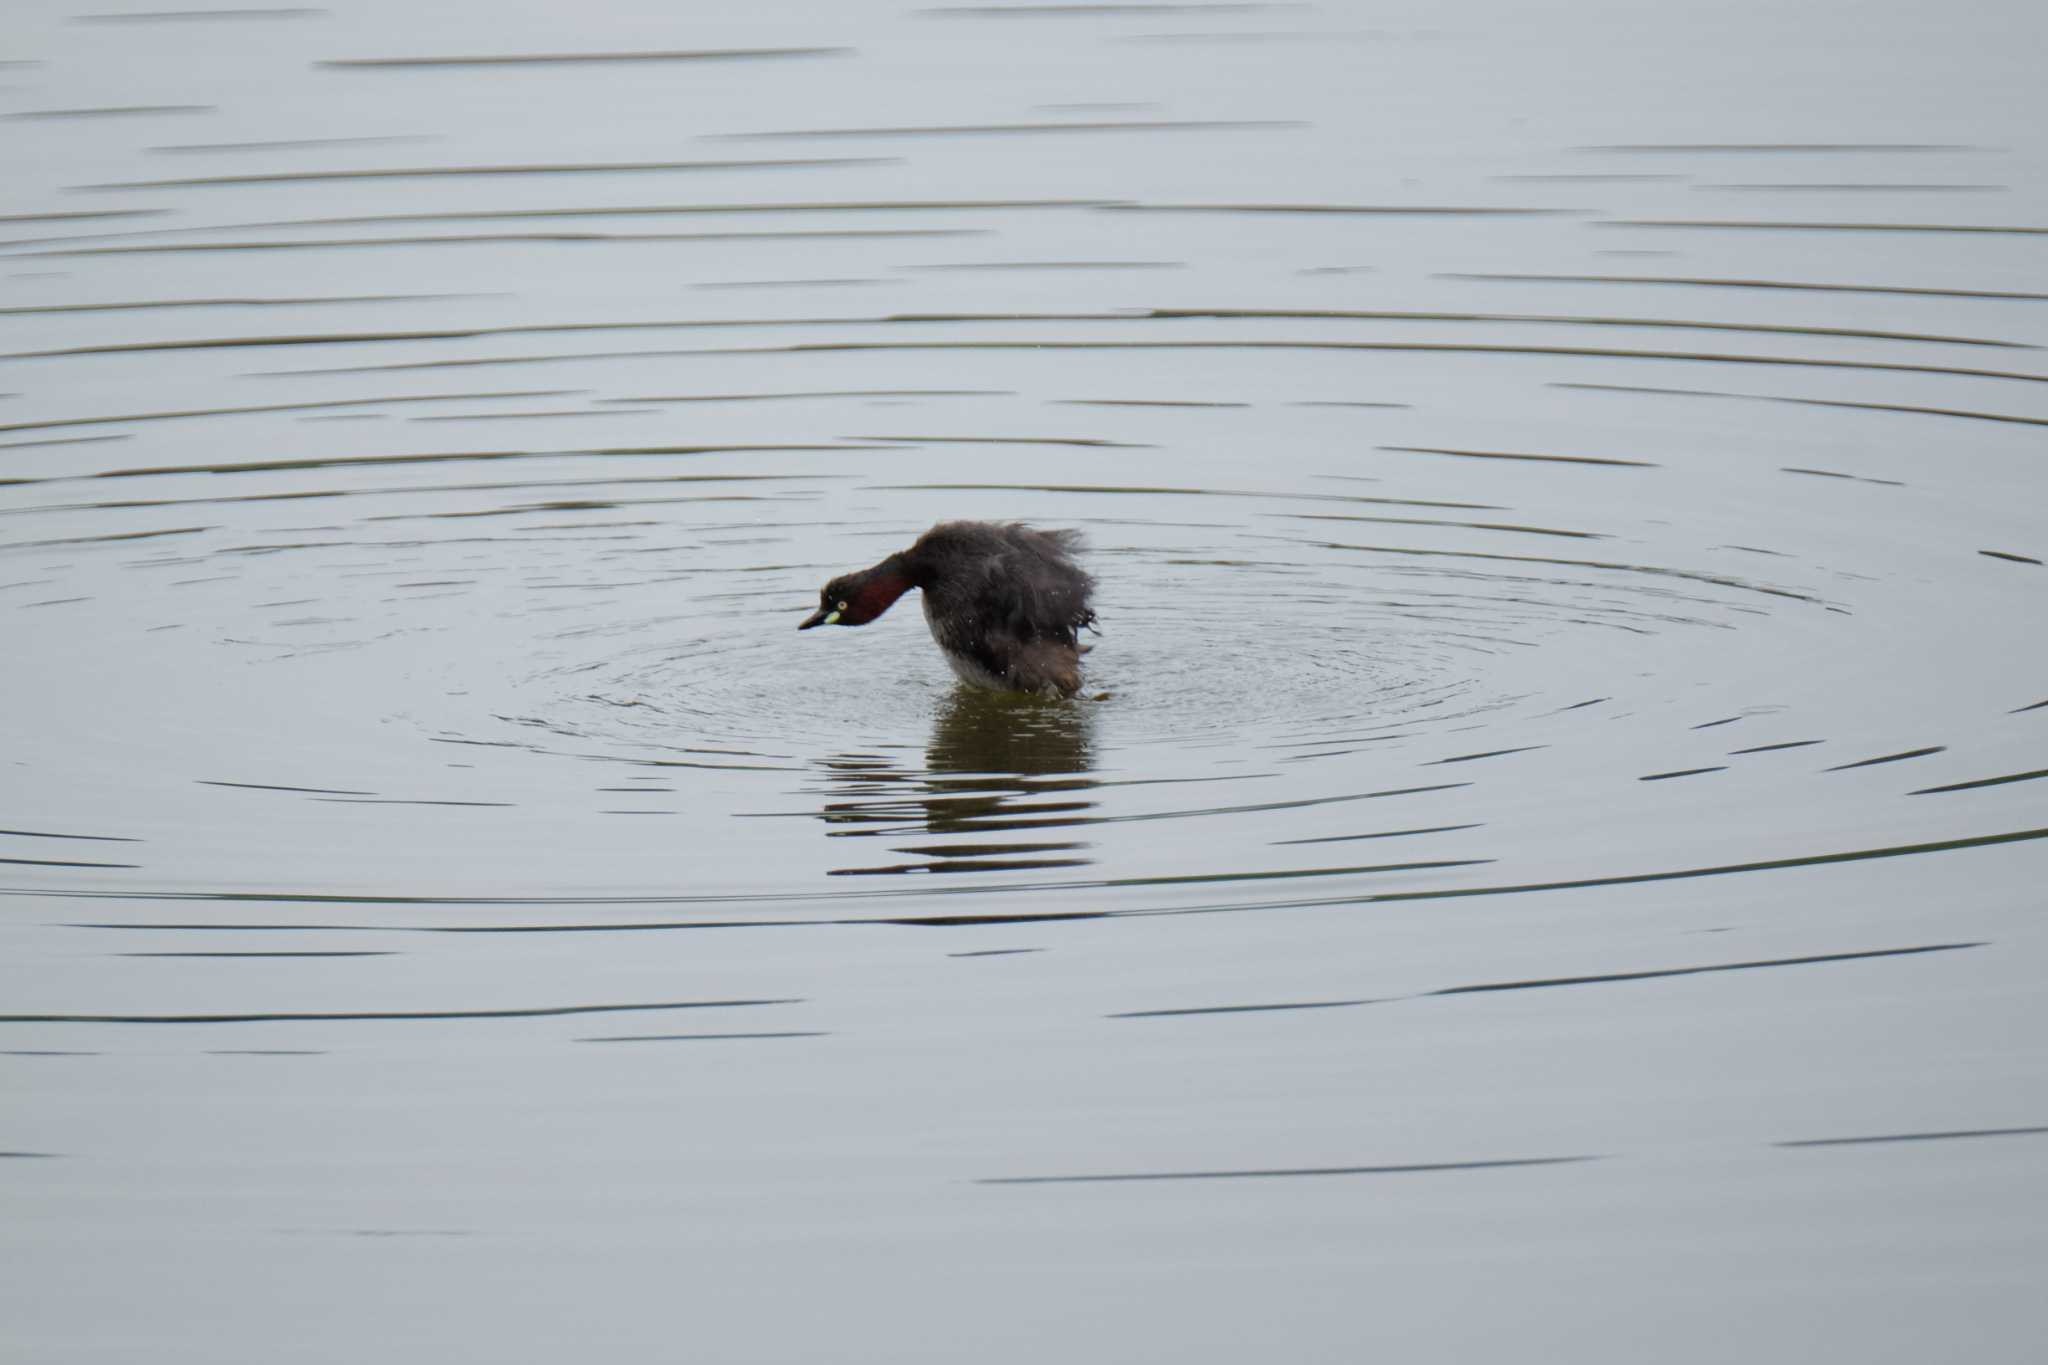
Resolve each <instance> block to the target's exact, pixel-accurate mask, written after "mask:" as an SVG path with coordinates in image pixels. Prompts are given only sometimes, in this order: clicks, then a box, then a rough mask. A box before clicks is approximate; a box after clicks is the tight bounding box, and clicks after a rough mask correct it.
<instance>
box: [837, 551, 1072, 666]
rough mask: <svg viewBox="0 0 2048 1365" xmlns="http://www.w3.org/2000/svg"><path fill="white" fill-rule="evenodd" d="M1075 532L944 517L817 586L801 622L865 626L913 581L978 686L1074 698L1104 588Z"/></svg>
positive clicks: (928, 617) (931, 619) (930, 617)
mask: <svg viewBox="0 0 2048 1365" xmlns="http://www.w3.org/2000/svg"><path fill="white" fill-rule="evenodd" d="M1080 546H1081V537H1080V533H1079V532H1076V531H1038V530H1033V529H1032V528H1031V527H1029V526H1024V525H1021V524H1019V523H1016V522H1009V523H1000V522H992V521H942V522H940V523H939V524H938V525H937V526H934V527H932V529H931V530H929V531H926V532H925V533H924V534H923V535H921V536H919V537H918V538H917V543H916V544H915V545H912V546H911V547H910V548H909V549H907V550H899V551H898V552H896V553H895V554H893V555H890V556H889V557H888V558H887V559H885V560H883V561H882V562H881V563H879V564H877V565H875V566H874V567H873V568H872V569H862V570H861V571H860V572H859V573H850V574H843V575H841V576H840V577H838V578H835V579H833V580H832V581H831V582H830V583H827V584H826V585H825V586H824V588H823V589H821V590H820V591H819V593H818V610H817V611H816V612H814V613H813V614H812V615H811V617H810V619H808V620H806V621H805V622H804V623H803V624H802V625H800V626H798V627H797V629H798V630H809V629H810V628H811V627H812V626H864V625H866V624H867V623H868V622H870V621H872V620H874V619H875V618H876V617H878V616H880V615H881V614H882V613H883V612H885V611H887V610H888V609H889V607H890V605H891V604H892V603H894V602H895V600H896V599H897V598H899V597H901V596H902V595H903V594H904V593H906V592H908V591H910V589H912V588H922V589H923V590H924V619H925V622H926V624H928V625H929V626H930V627H931V631H932V638H933V639H934V640H936V641H938V643H939V649H940V650H941V651H942V652H944V654H945V656H946V662H947V663H948V664H949V665H951V666H952V669H953V673H954V676H956V677H958V678H959V679H960V681H962V682H965V683H972V684H973V685H974V686H976V687H988V688H994V689H995V690H997V691H1001V692H1031V693H1036V694H1038V695H1040V696H1047V697H1071V696H1073V695H1074V694H1075V693H1076V692H1078V691H1080V690H1081V654H1082V646H1081V643H1080V640H1079V639H1078V632H1080V630H1081V629H1082V628H1084V627H1092V626H1093V625H1094V624H1095V613H1094V611H1092V610H1091V609H1090V608H1089V606H1088V594H1089V593H1090V591H1092V590H1093V588H1094V586H1095V580H1094V579H1092V578H1090V577H1089V576H1088V575H1087V573H1085V572H1084V571H1083V570H1082V569H1081V568H1080V567H1079V566H1078V565H1076V564H1075V563H1074V561H1073V557H1072V556H1073V552H1074V551H1075V550H1077V549H1079V548H1080Z"/></svg>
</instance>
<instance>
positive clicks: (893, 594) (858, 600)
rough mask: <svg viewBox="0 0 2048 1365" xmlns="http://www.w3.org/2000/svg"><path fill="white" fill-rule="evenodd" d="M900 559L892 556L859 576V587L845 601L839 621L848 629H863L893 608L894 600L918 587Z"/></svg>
mask: <svg viewBox="0 0 2048 1365" xmlns="http://www.w3.org/2000/svg"><path fill="white" fill-rule="evenodd" d="M898 560H899V556H896V555H891V556H889V558H887V559H885V560H883V561H882V562H881V563H879V564H877V565H875V567H874V568H872V569H869V570H868V571H867V572H866V573H865V574H863V575H861V583H860V586H859V587H857V588H855V589H854V591H853V595H852V596H851V597H849V598H848V599H847V603H846V613H845V615H844V616H842V617H841V618H840V619H841V620H842V621H844V622H845V623H846V624H847V625H854V626H864V625H866V624H867V623H868V622H870V621H872V620H874V619H875V618H876V617H877V616H880V615H881V614H882V613H883V612H885V611H887V610H889V608H890V607H892V606H894V605H895V604H896V599H897V598H899V597H901V596H903V594H904V593H906V592H909V591H910V590H911V589H912V588H914V587H916V586H917V585H916V584H915V583H914V582H912V581H911V578H910V573H909V570H908V569H907V568H905V567H904V566H903V565H902V564H901V563H899V562H898Z"/></svg>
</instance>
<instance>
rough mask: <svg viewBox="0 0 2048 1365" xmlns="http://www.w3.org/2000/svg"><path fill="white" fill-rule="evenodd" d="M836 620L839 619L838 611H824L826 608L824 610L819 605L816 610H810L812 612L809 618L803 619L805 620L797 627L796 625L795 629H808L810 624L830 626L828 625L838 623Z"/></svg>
mask: <svg viewBox="0 0 2048 1365" xmlns="http://www.w3.org/2000/svg"><path fill="white" fill-rule="evenodd" d="M838 621H839V613H838V612H836V611H826V610H825V609H824V608H823V607H820V608H818V609H817V610H816V611H814V612H812V613H811V614H810V617H809V618H808V619H807V620H805V621H804V623H803V624H802V625H800V626H798V627H797V629H798V630H809V629H810V628H811V627H812V626H830V625H836V624H838Z"/></svg>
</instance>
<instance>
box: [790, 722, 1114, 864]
mask: <svg viewBox="0 0 2048 1365" xmlns="http://www.w3.org/2000/svg"><path fill="white" fill-rule="evenodd" d="M1094 727H1095V710H1094V704H1093V703H1089V702H1071V701H1048V700H1044V699H1042V698H1038V697H1027V696H1021V695H1013V694H1010V693H999V692H988V691H984V690H982V689H980V688H975V687H967V686H964V685H962V686H958V687H955V688H954V689H953V690H952V692H951V693H950V694H949V695H948V696H946V697H945V699H944V700H943V701H941V702H940V704H939V708H938V713H937V715H935V716H934V717H933V719H932V737H931V742H930V743H929V744H928V745H927V746H926V749H925V768H924V770H923V771H914V770H911V769H907V768H905V767H903V766H902V765H901V764H899V763H897V762H895V761H894V760H891V759H888V758H884V757H881V756H878V755H874V754H842V755H840V756H838V757H836V758H830V759H826V760H824V762H823V763H822V764H821V765H820V766H821V767H822V768H823V769H824V771H825V775H826V778H827V780H828V781H829V782H830V783H831V784H832V787H831V790H832V791H833V792H834V793H835V794H838V795H840V796H843V797H849V798H851V799H847V800H838V801H828V802H827V803H826V804H825V806H824V808H823V810H822V811H821V815H822V816H823V818H824V820H825V823H826V824H828V825H832V826H835V827H836V828H834V829H832V830H831V831H830V834H831V835H832V837H834V838H873V837H877V836H879V837H884V838H891V839H893V838H898V837H905V836H915V835H920V834H932V835H939V836H942V837H943V842H940V843H935V844H911V845H894V844H892V845H891V846H890V850H889V851H890V852H892V853H897V854H905V855H908V856H910V857H913V858H916V859H919V861H916V862H899V863H890V864H887V865H884V866H860V867H841V868H835V869H833V872H832V875H833V876H838V877H850V876H874V875H882V874H893V873H904V872H1020V871H1028V870H1032V869H1038V868H1051V867H1085V866H1086V865H1088V864H1089V863H1091V862H1093V861H1094V859H1092V858H1089V857H1086V856H1083V854H1082V850H1085V849H1086V848H1088V847H1089V845H1087V844H1086V843H1082V842H1075V841H1050V842H1048V841H1029V842H1018V841H1014V840H998V841H990V840H987V839H980V840H969V839H965V838H960V837H959V836H971V835H990V834H996V833H1007V832H1012V831H1017V830H1028V829H1039V828H1047V827H1052V826H1059V825H1067V824H1071V823H1073V822H1074V820H1075V818H1076V817H1077V816H1078V815H1080V814H1081V813H1082V812H1084V811H1088V810H1092V809H1094V807H1095V805H1096V802H1095V801H1094V800H1092V799H1088V798H1087V797H1086V796H1085V795H1084V794H1085V793H1087V792H1089V791H1091V790H1092V789H1093V788H1094V787H1096V786H1097V785H1098V784H1097V783H1096V781H1095V779H1093V778H1091V777H1089V776H1087V775H1086V774H1087V773H1088V772H1089V770H1090V769H1091V768H1092V767H1093V765H1094Z"/></svg>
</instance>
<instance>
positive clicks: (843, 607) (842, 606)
mask: <svg viewBox="0 0 2048 1365" xmlns="http://www.w3.org/2000/svg"><path fill="white" fill-rule="evenodd" d="M839 610H841V611H845V610H846V603H844V602H841V603H840V604H839Z"/></svg>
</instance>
